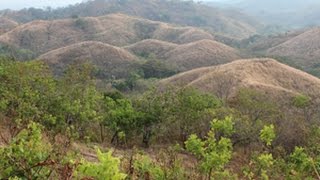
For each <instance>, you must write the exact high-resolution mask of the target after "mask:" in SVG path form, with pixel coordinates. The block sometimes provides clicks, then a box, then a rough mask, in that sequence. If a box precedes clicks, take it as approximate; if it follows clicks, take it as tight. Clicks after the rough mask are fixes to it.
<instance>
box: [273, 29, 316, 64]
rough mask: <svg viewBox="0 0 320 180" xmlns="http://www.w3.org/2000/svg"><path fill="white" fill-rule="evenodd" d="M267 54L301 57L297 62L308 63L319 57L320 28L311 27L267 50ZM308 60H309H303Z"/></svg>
mask: <svg viewBox="0 0 320 180" xmlns="http://www.w3.org/2000/svg"><path fill="white" fill-rule="evenodd" d="M268 54H270V55H276V56H285V57H291V58H294V59H295V60H298V61H299V59H301V60H300V61H299V63H301V64H302V65H308V64H310V63H312V60H316V61H318V62H319V58H320V28H313V29H310V30H307V31H305V32H304V33H301V34H300V35H298V36H295V37H293V38H291V39H289V40H287V41H285V42H283V43H282V44H280V45H277V46H275V47H273V48H271V49H269V50H268ZM305 60H309V61H305Z"/></svg>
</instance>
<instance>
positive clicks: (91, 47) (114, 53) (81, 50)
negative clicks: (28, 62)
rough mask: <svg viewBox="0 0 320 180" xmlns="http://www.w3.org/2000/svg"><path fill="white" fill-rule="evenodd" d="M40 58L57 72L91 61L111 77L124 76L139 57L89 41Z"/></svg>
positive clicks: (54, 51)
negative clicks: (71, 65) (72, 65)
mask: <svg viewBox="0 0 320 180" xmlns="http://www.w3.org/2000/svg"><path fill="white" fill-rule="evenodd" d="M38 59H41V60H44V61H45V62H46V63H48V65H49V66H50V67H52V68H53V69H54V70H55V71H56V72H57V73H61V71H62V70H63V69H65V68H66V67H67V65H70V64H75V63H82V62H89V63H91V64H93V65H95V66H96V67H98V69H101V70H102V71H103V72H105V73H106V74H107V76H109V77H111V76H112V75H113V76H115V77H116V78H119V77H124V76H126V74H127V73H128V72H127V71H128V70H129V68H130V66H131V65H132V64H133V63H135V62H136V60H137V58H136V57H135V56H134V55H132V54H131V53H129V52H128V51H126V50H124V49H122V48H119V47H115V46H111V45H107V44H104V43H101V42H94V41H87V42H81V43H77V44H73V45H70V46H67V47H63V48H60V49H56V50H53V51H50V52H48V53H46V54H43V55H41V56H40V57H39V58H38Z"/></svg>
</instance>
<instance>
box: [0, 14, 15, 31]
mask: <svg viewBox="0 0 320 180" xmlns="http://www.w3.org/2000/svg"><path fill="white" fill-rule="evenodd" d="M18 25H19V24H18V23H17V22H15V21H13V20H11V19H8V18H4V17H0V35H1V34H4V33H6V32H8V31H10V30H12V29H14V28H15V27H17V26H18Z"/></svg>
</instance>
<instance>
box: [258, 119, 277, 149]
mask: <svg viewBox="0 0 320 180" xmlns="http://www.w3.org/2000/svg"><path fill="white" fill-rule="evenodd" d="M275 137H276V134H275V132H274V125H273V124H271V125H269V126H267V125H266V126H264V127H263V129H262V130H261V131H260V139H261V140H262V141H263V142H264V143H266V145H267V146H271V143H272V141H273V140H274V138H275Z"/></svg>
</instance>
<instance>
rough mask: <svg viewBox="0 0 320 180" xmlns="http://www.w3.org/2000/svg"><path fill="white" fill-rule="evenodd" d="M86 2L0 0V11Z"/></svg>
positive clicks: (81, 0)
mask: <svg viewBox="0 0 320 180" xmlns="http://www.w3.org/2000/svg"><path fill="white" fill-rule="evenodd" d="M83 1H87V0H0V10H2V9H14V10H19V9H23V8H29V7H35V8H45V7H48V6H50V7H53V8H56V7H62V6H68V5H70V4H76V3H80V2H83ZM200 1H218V2H221V1H228V0H200Z"/></svg>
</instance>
